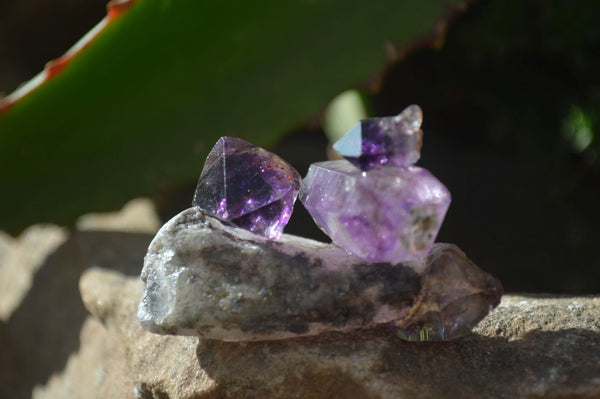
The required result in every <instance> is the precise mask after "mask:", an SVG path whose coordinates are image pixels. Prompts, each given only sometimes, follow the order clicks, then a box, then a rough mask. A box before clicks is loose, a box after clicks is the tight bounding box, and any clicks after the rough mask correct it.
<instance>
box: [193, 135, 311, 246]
mask: <svg viewBox="0 0 600 399" xmlns="http://www.w3.org/2000/svg"><path fill="white" fill-rule="evenodd" d="M300 183H301V177H300V175H299V174H298V172H297V171H296V170H295V169H294V168H293V167H292V166H291V165H289V164H288V163H287V162H285V161H284V160H283V159H281V158H280V157H278V156H277V155H275V154H273V153H271V152H269V151H267V150H264V149H262V148H260V147H256V146H254V145H252V144H250V143H248V142H247V141H244V140H242V139H239V138H235V137H221V138H220V139H219V140H218V141H217V143H216V144H215V146H214V147H213V149H212V150H211V151H210V153H209V154H208V157H207V158H206V162H205V164H204V168H203V169H202V173H201V174H200V179H199V180H198V186H197V187H196V192H195V194H194V200H193V205H195V206H198V207H199V208H200V209H202V210H203V211H205V212H207V213H209V214H212V215H214V216H217V217H219V218H221V219H224V220H228V221H230V222H231V223H233V224H235V225H236V226H238V227H242V228H244V229H246V230H249V231H252V232H253V233H255V234H258V235H261V236H264V237H267V238H273V239H276V238H279V237H280V236H281V234H282V233H283V228H284V226H285V225H286V223H287V222H288V220H289V219H290V216H291V214H292V209H293V207H294V202H295V201H296V197H297V195H298V191H299V190H300Z"/></svg>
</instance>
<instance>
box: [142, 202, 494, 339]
mask: <svg viewBox="0 0 600 399" xmlns="http://www.w3.org/2000/svg"><path fill="white" fill-rule="evenodd" d="M142 280H143V281H144V284H145V289H144V294H143V296H142V300H141V302H140V304H139V308H138V319H139V320H140V322H141V324H142V326H143V327H144V328H145V329H147V330H148V331H151V332H154V333H158V334H178V335H197V336H200V337H204V338H210V339H217V340H221V341H256V340H274V339H285V338H294V337H301V336H307V335H316V334H320V333H323V332H326V331H350V330H353V329H356V328H363V327H368V326H372V325H376V324H387V325H392V326H393V328H394V329H396V330H397V331H398V332H399V336H400V337H402V338H408V339H417V340H419V339H421V340H447V339H452V338H457V337H459V336H461V335H465V334H467V333H468V332H469V331H470V330H471V328H472V327H474V326H475V325H476V324H477V323H478V322H479V321H480V320H481V319H483V318H484V317H485V316H486V315H487V314H488V312H489V311H490V310H491V309H492V308H494V307H495V306H497V305H498V303H499V302H500V297H501V295H502V286H501V285H500V283H499V282H498V280H496V279H495V278H493V277H492V276H490V275H489V274H487V273H485V272H484V271H482V270H480V269H479V268H478V267H477V266H476V265H474V264H473V263H472V262H471V261H469V260H468V259H467V258H466V256H465V255H464V254H463V253H462V252H461V251H460V249H458V248H457V247H456V246H454V245H450V244H435V245H434V247H433V248H432V250H431V252H430V253H429V254H428V255H427V256H425V257H422V258H420V259H413V260H411V261H408V262H405V263H401V264H391V263H375V264H372V263H368V262H365V261H364V260H363V259H361V258H359V257H357V256H354V255H351V254H348V253H347V252H346V251H344V250H343V249H342V248H340V247H338V246H335V245H332V244H323V243H320V242H316V241H312V240H308V239H305V238H300V237H296V236H292V235H287V234H284V235H283V236H282V237H281V239H280V240H278V241H273V240H270V239H267V238H264V237H260V236H257V235H255V234H252V233H250V232H248V231H246V230H244V229H240V228H237V227H235V226H232V225H230V224H229V223H226V222H224V221H222V220H221V219H219V218H215V217H213V216H210V215H208V214H206V213H204V212H203V211H202V210H200V209H199V208H197V207H193V208H190V209H187V210H185V211H183V212H182V213H180V214H179V215H177V216H175V217H174V218H173V219H171V220H170V221H169V222H167V223H166V224H165V225H164V226H163V227H162V228H161V229H160V230H159V232H158V233H157V234H156V237H155V238H154V239H153V240H152V242H151V244H150V246H149V248H148V252H147V254H146V257H145V259H144V268H143V270H142Z"/></svg>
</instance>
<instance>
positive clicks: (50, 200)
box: [0, 0, 461, 231]
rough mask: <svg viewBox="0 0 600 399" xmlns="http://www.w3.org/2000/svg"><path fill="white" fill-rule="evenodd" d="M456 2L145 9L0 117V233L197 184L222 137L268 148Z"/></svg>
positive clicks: (161, 2) (163, 0) (158, 4)
mask: <svg viewBox="0 0 600 399" xmlns="http://www.w3.org/2000/svg"><path fill="white" fill-rule="evenodd" d="M460 3H461V2H460V1H458V0H454V1H444V2H442V1H421V0H413V1H401V0H389V1H388V0H381V1H376V2H370V3H369V2H362V1H360V2H359V1H348V0H328V1H325V0H323V1H316V0H304V1H300V0H296V1H278V2H264V3H263V4H260V5H259V4H258V3H257V2H248V1H242V0H239V1H229V2H211V1H200V0H140V1H138V2H136V3H135V4H134V5H133V6H132V7H131V8H130V9H129V10H128V11H127V12H126V13H125V14H124V15H122V16H120V17H119V18H116V19H114V20H112V22H110V23H109V24H108V26H107V27H106V28H104V29H103V30H102V31H101V32H100V33H99V34H98V36H97V37H95V38H94V39H93V41H92V42H91V44H90V46H89V47H87V48H86V49H84V50H83V51H81V52H80V53H79V54H77V55H76V56H75V57H74V58H73V59H72V61H70V63H69V64H68V65H67V66H66V68H65V69H64V70H63V71H62V72H60V73H59V74H57V75H56V76H55V77H53V78H52V79H49V80H47V81H46V82H45V83H43V84H42V85H41V86H40V87H38V88H37V89H35V90H34V91H32V92H31V93H30V94H28V95H27V96H25V97H24V98H22V99H21V100H19V101H17V102H16V104H14V105H13V106H12V107H10V108H9V109H8V110H7V111H5V112H4V113H2V114H1V115H0V181H1V182H2V187H3V195H1V196H0V212H1V213H0V222H1V223H2V228H5V229H8V230H11V231H15V230H18V229H21V228H23V227H25V226H26V225H28V224H31V223H34V222H40V221H52V222H58V223H68V222H71V221H72V220H73V219H74V218H75V217H76V216H77V215H79V214H81V213H84V212H88V211H92V210H94V211H96V210H105V209H109V208H115V207H117V206H119V205H120V204H122V203H123V202H125V201H126V200H127V199H130V198H133V197H135V196H140V195H153V193H154V192H155V190H156V188H157V186H158V185H160V184H165V183H168V184H174V185H176V184H181V183H183V182H189V181H191V180H194V179H196V178H197V175H198V174H199V172H200V170H201V168H202V165H203V162H204V156H205V154H206V153H207V151H208V150H210V148H211V146H212V145H213V144H214V142H215V141H216V140H217V139H218V138H219V137H220V136H223V135H233V136H239V137H243V138H246V139H248V140H250V141H252V142H253V143H255V144H256V145H260V146H269V145H272V144H273V142H274V141H275V140H276V139H277V138H278V137H280V136H281V135H282V134H283V133H284V132H285V131H286V129H289V128H291V127H293V126H294V125H295V124H297V123H299V122H301V121H302V120H305V119H306V118H307V117H309V116H311V115H314V113H315V112H317V111H318V110H319V109H320V108H321V107H323V106H324V105H325V104H326V103H327V102H328V101H329V100H331V98H333V97H334V96H335V95H336V94H338V93H339V92H341V91H343V90H345V89H347V88H350V87H353V86H356V85H357V84H362V83H365V82H366V81H368V80H369V79H371V78H373V77H374V76H375V75H376V74H377V72H378V71H380V70H381V69H382V68H383V67H384V65H385V64H386V62H387V61H389V56H388V55H387V54H389V53H390V51H389V49H390V47H395V48H396V50H402V49H404V48H406V47H407V46H408V45H411V44H414V43H415V41H417V40H422V39H424V38H428V37H430V35H431V33H432V32H433V31H434V28H435V27H436V24H438V23H439V22H440V21H442V20H443V19H444V17H445V16H447V15H448V14H449V13H450V12H452V11H454V10H455V9H456V8H457V7H458V6H459V5H460ZM386 49H387V50H386Z"/></svg>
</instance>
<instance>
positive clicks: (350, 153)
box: [333, 105, 423, 170]
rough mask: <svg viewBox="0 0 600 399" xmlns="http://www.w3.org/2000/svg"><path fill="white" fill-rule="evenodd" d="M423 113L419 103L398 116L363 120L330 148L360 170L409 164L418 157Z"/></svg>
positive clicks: (421, 140)
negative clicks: (387, 165)
mask: <svg viewBox="0 0 600 399" xmlns="http://www.w3.org/2000/svg"><path fill="white" fill-rule="evenodd" d="M422 122H423V112H422V111H421V108H420V107H419V106H418V105H411V106H409V107H407V108H406V109H405V110H404V111H402V112H401V113H400V114H399V115H397V116H391V117H385V118H370V119H363V120H362V121H360V122H358V123H357V124H356V125H354V126H353V127H352V128H351V129H350V130H349V131H348V133H346V134H345V135H344V136H343V137H342V138H340V139H339V140H338V141H336V142H335V143H334V144H333V149H334V150H336V151H337V152H338V153H339V154H340V155H342V156H343V157H344V158H346V159H347V160H348V161H350V162H351V163H352V164H353V165H355V166H357V167H359V168H360V169H362V170H368V169H371V168H374V167H378V166H381V165H386V164H392V165H396V166H410V165H413V164H415V163H416V162H417V161H418V160H419V157H420V156H421V152H420V151H421V145H422V143H423V132H422V131H421V129H420V128H421V123H422Z"/></svg>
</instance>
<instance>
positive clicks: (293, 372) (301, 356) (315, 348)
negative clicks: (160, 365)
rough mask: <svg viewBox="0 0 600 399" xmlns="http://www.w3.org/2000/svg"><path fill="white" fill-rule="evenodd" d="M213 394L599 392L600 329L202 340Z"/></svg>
mask: <svg viewBox="0 0 600 399" xmlns="http://www.w3.org/2000/svg"><path fill="white" fill-rule="evenodd" d="M197 356H198V361H199V363H200V367H202V368H203V369H204V370H205V371H206V372H207V373H208V375H209V376H210V377H211V378H212V379H213V380H214V381H215V382H216V387H217V388H216V390H217V391H218V392H215V394H216V395H217V397H219V396H226V397H240V398H241V397H266V396H269V397H281V398H283V397H311V398H312V397H314V398H325V397H345V398H371V397H373V398H375V397H385V398H388V397H389V398H405V397H406V398H408V397H410V398H481V397H492V398H520V397H527V398H535V397H540V398H541V397H561V398H564V397H578V398H592V397H593V398H597V397H598V392H599V391H600V378H598V376H600V360H598V359H600V334H599V333H597V332H594V331H591V330H585V329H565V330H561V331H533V332H530V333H527V334H526V335H524V336H523V337H522V338H520V339H515V340H508V339H506V338H501V337H497V338H496V337H494V338H490V337H486V336H483V335H476V334H472V335H469V336H467V337H465V338H463V339H459V340H456V341H450V342H423V343H419V342H406V341H401V340H399V339H397V338H396V337H395V336H394V335H393V334H392V333H391V332H390V331H388V329H387V328H385V327H381V328H376V329H373V330H364V331H358V332H355V333H351V334H340V333H330V334H324V335H322V336H319V337H311V338H304V339H294V340H286V341H271V342H252V343H227V342H218V341H208V340H204V341H203V340H201V341H200V342H199V344H198V346H197Z"/></svg>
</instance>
